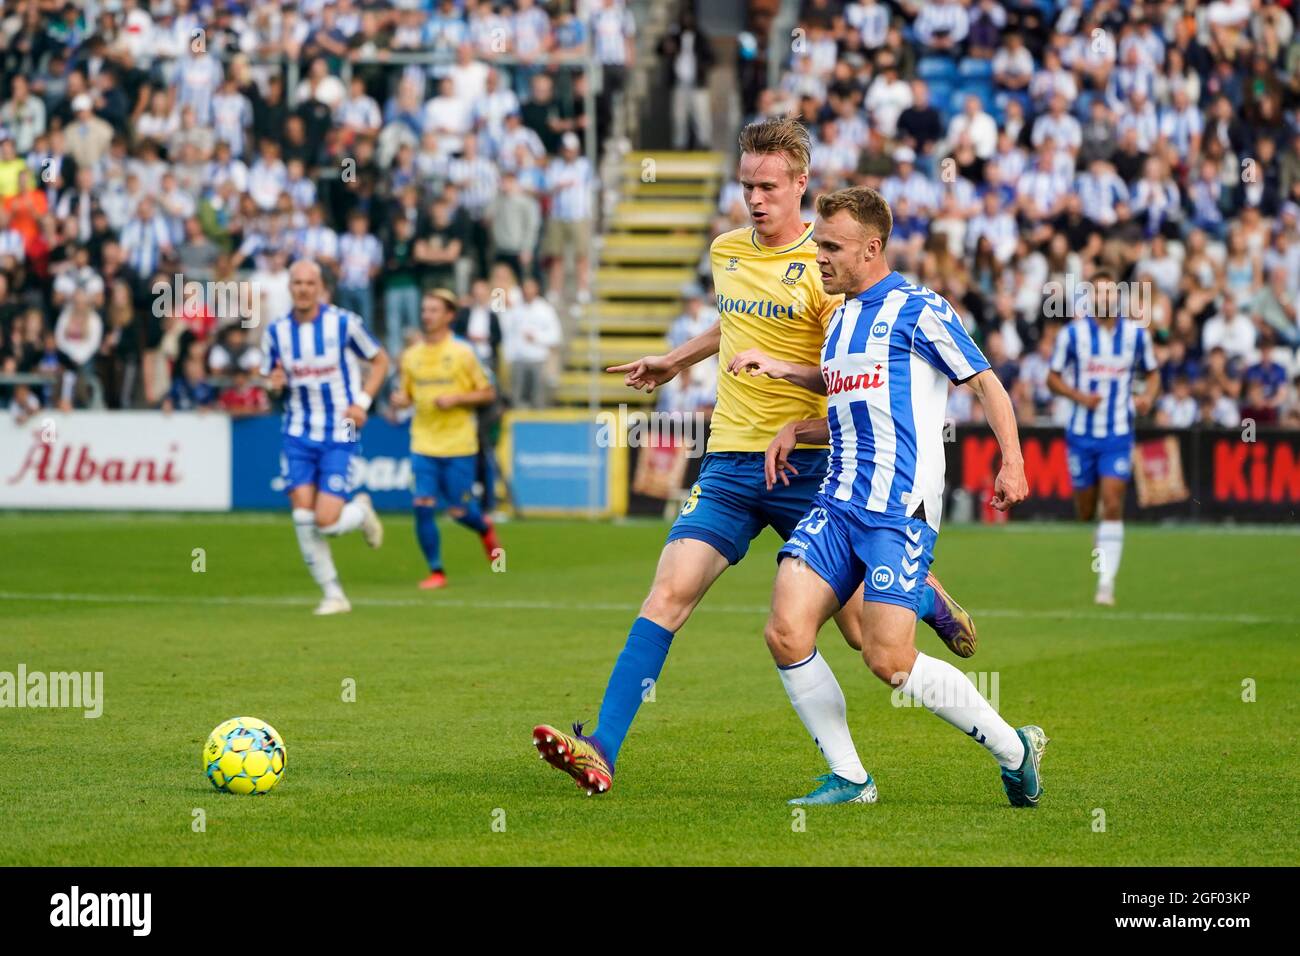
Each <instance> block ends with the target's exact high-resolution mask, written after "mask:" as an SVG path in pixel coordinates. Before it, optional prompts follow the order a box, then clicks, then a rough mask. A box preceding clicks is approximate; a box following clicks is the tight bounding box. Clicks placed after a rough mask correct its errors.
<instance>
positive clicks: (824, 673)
mask: <svg viewBox="0 0 1300 956" xmlns="http://www.w3.org/2000/svg"><path fill="white" fill-rule="evenodd" d="M777 672H778V673H779V674H780V675H781V683H782V684H784V685H785V692H786V694H787V695H788V696H789V698H790V703H791V704H793V705H794V709H795V712H796V713H797V714H798V715H799V719H800V720H802V721H803V725H804V726H805V727H807V728H808V733H810V734H812V738H813V743H815V744H816V745H817V746H818V748H819V749H820V750H821V752H822V756H823V757H825V758H826V762H827V763H828V764H830V768H831V773H834V774H838V775H839V776H841V777H843V778H844V779H845V780H851V781H852V782H854V783H866V781H867V771H866V768H865V767H863V766H862V761H861V760H859V759H858V751H857V748H856V747H854V746H853V736H852V735H851V734H850V733H849V724H848V721H847V720H846V719H845V712H846V709H845V706H844V692H843V691H842V690H840V685H839V682H838V681H837V680H836V679H835V674H834V673H833V672H832V671H831V667H830V665H829V664H827V663H826V658H824V657H822V656H821V655H820V654H818V653H817V651H816V650H815V649H814V650H813V652H812V654H811V655H810V656H808V657H807V658H805V659H804V660H802V661H800V662H799V663H797V664H791V665H789V666H788V667H780V666H778V667H777Z"/></svg>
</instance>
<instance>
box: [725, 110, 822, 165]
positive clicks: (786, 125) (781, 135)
mask: <svg viewBox="0 0 1300 956" xmlns="http://www.w3.org/2000/svg"><path fill="white" fill-rule="evenodd" d="M740 151H741V152H742V153H753V154H755V155H759V156H761V155H763V154H766V153H779V154H780V155H782V156H784V157H785V159H786V164H787V165H788V166H789V168H790V175H791V176H802V175H803V174H804V173H806V172H808V159H809V157H810V156H811V154H812V140H811V139H809V137H808V130H807V129H805V128H804V125H803V124H802V123H800V122H799V121H798V120H796V119H793V118H791V117H789V116H777V117H774V118H772V119H765V120H763V121H762V122H759V123H750V124H749V125H748V126H746V127H745V128H744V129H742V130H741V131H740Z"/></svg>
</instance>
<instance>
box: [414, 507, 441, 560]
mask: <svg viewBox="0 0 1300 956" xmlns="http://www.w3.org/2000/svg"><path fill="white" fill-rule="evenodd" d="M415 539H416V540H417V541H419V542H420V550H421V551H423V552H424V560H426V561H428V562H429V570H430V571H441V570H442V539H441V538H440V537H439V536H438V523H437V522H436V521H434V520H433V508H432V507H431V506H429V505H416V506H415Z"/></svg>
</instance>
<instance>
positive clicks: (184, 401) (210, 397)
mask: <svg viewBox="0 0 1300 956" xmlns="http://www.w3.org/2000/svg"><path fill="white" fill-rule="evenodd" d="M216 404H217V390H216V389H215V388H213V387H212V386H211V385H209V384H208V383H207V381H206V373H205V371H204V368H203V362H202V361H200V360H199V359H197V358H187V359H185V360H184V361H183V362H182V363H181V375H180V377H179V378H177V379H176V380H175V381H173V382H172V385H171V388H170V389H168V391H167V394H166V396H165V397H164V398H163V400H162V409H163V411H165V412H191V411H207V410H209V409H211V408H213V407H215V406H216Z"/></svg>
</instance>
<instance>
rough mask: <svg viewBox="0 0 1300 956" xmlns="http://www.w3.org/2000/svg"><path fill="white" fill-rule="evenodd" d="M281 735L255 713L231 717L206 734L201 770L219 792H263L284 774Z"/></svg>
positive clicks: (282, 740)
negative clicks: (247, 715)
mask: <svg viewBox="0 0 1300 956" xmlns="http://www.w3.org/2000/svg"><path fill="white" fill-rule="evenodd" d="M284 759H285V751H284V738H283V737H281V736H280V735H279V734H278V733H276V730H275V728H274V727H272V726H271V725H270V724H268V723H267V722H266V721H264V720H258V719H257V718H256V717H232V718H230V719H229V720H227V721H226V722H225V723H223V724H219V725H218V726H217V728H216V729H215V730H213V731H212V733H210V734H209V735H208V742H207V744H206V745H205V746H204V748H203V770H204V772H205V773H206V774H207V775H208V779H209V780H211V781H212V785H213V786H214V787H216V788H217V789H218V790H220V791H221V792H222V793H266V792H267V791H268V790H270V789H271V788H272V787H274V786H275V785H276V783H277V782H278V781H279V779H280V777H281V776H283V775H284Z"/></svg>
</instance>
